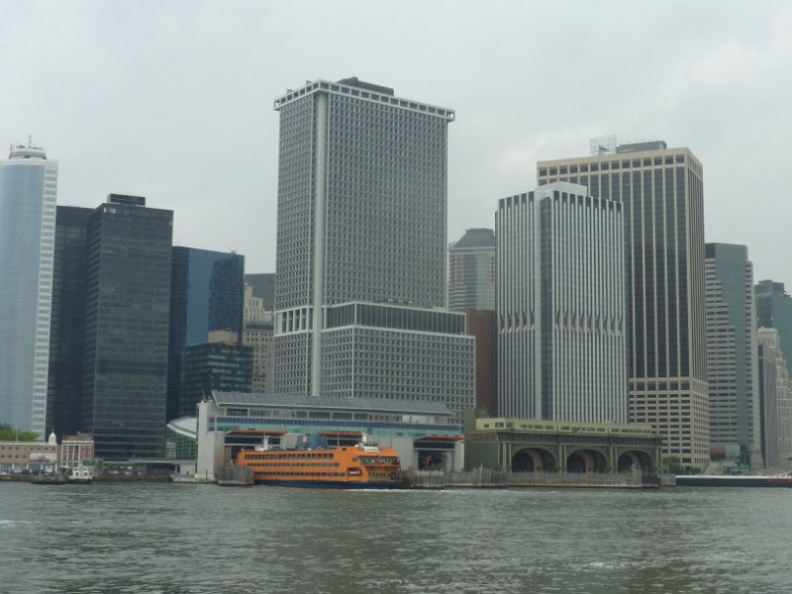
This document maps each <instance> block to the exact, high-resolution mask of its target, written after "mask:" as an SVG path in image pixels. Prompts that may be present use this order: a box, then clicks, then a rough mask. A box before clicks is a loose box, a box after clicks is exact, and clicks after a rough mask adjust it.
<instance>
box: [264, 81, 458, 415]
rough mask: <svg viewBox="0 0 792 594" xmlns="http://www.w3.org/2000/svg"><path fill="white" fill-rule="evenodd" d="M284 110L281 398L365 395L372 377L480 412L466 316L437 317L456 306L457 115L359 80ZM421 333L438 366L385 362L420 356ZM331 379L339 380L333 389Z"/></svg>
mask: <svg viewBox="0 0 792 594" xmlns="http://www.w3.org/2000/svg"><path fill="white" fill-rule="evenodd" d="M275 109H276V110H278V111H280V118H281V126H280V160H279V176H278V251H277V286H276V296H275V310H276V320H275V332H276V337H275V374H276V375H275V389H276V391H277V392H280V393H297V394H314V395H316V394H325V393H328V394H329V393H331V392H332V393H333V394H345V395H357V392H358V391H359V390H361V389H363V386H364V385H366V382H361V381H358V380H361V379H363V378H366V379H367V380H370V381H371V382H372V383H373V384H376V389H375V391H376V393H377V395H382V396H383V397H387V396H386V395H387V394H390V395H391V397H400V398H414V397H422V398H431V399H435V400H440V401H447V402H449V403H451V402H453V403H454V404H453V405H452V406H454V407H455V408H456V409H457V410H460V409H461V407H462V406H463V404H462V403H463V402H468V401H469V403H470V406H472V402H473V372H472V368H473V339H472V338H471V337H467V336H465V335H464V316H461V315H459V314H449V313H446V312H434V311H429V310H428V309H427V308H437V307H444V306H445V301H446V274H445V273H446V236H447V233H446V200H447V197H446V192H447V189H446V186H447V180H446V178H447V145H448V137H447V127H448V123H449V122H451V121H452V120H453V119H454V112H453V111H451V110H448V109H444V108H441V107H435V106H431V105H427V104H424V103H419V102H416V101H413V100H408V99H402V98H398V97H396V96H395V95H394V91H393V89H390V88H387V87H383V86H379V85H373V84H370V83H365V82H361V81H359V80H358V79H357V78H349V79H344V80H341V81H339V82H337V83H333V82H327V81H316V82H310V83H308V84H307V85H306V86H304V87H302V88H301V89H297V90H295V91H290V92H289V93H288V94H286V95H284V96H283V97H281V98H279V99H277V100H276V101H275ZM344 304H348V306H347V305H344ZM400 307H403V308H404V310H403V311H402V310H399V308H400ZM331 308H332V311H331ZM454 316H458V317H459V318H460V320H456V318H455V317H454ZM342 321H343V325H342ZM399 324H402V325H401V326H400V325H399ZM374 328H377V330H373V329H374ZM416 333H421V336H423V337H424V338H423V340H424V343H426V344H429V343H430V342H433V346H431V347H427V349H428V350H427V354H428V355H429V354H430V355H431V357H430V358H425V359H422V360H419V361H417V362H415V361H412V358H410V360H409V361H403V360H399V362H398V363H396V362H395V361H396V360H397V358H396V357H388V356H387V355H388V352H390V353H391V355H395V352H396V351H399V352H400V353H401V352H404V353H405V357H407V356H408V354H409V355H415V352H416V351H415V349H416V348H417V345H416V344H415V342H416V341H417V340H419V336H418V334H416ZM374 334H376V336H374ZM356 337H357V338H356ZM364 343H365V344H368V345H369V347H372V345H373V347H372V348H369V349H368V350H365V349H364V347H363V346H362V345H363V344H364ZM386 343H387V344H390V345H391V347H388V346H386ZM441 345H442V348H441ZM374 347H376V348H374ZM350 349H352V351H354V353H352V352H351V351H350ZM361 349H363V350H361ZM375 351H376V353H377V355H376V357H375V359H376V360H373V359H371V357H373V356H374V353H375ZM342 353H343V355H342ZM353 354H354V357H353V359H349V360H347V359H346V358H345V357H349V356H352V355H353ZM357 355H360V357H357ZM380 355H382V356H383V357H385V358H384V359H380ZM467 359H469V362H470V371H469V372H467V373H469V375H470V377H469V381H470V386H469V390H468V389H467V387H466V388H465V389H464V390H462V391H459V384H458V383H457V382H456V381H450V382H446V383H445V385H437V386H435V385H434V381H437V377H439V376H438V375H437V374H438V373H440V374H444V375H454V380H456V379H457V374H458V373H459V367H458V366H459V365H460V361H467ZM413 363H415V364H416V367H415V369H414V371H416V373H415V374H414V376H412V377H411V378H408V379H411V381H410V382H408V384H401V383H400V382H401V380H402V379H404V378H401V377H397V376H396V375H393V374H396V373H397V372H398V371H399V370H398V369H396V367H397V366H398V365H401V368H402V369H404V368H405V366H407V365H410V364H413ZM348 365H352V367H351V368H350V367H348ZM388 365H391V366H393V368H392V369H385V367H387V366H388ZM418 365H424V366H429V367H433V368H434V371H435V374H434V377H433V379H432V382H433V383H432V385H428V384H426V383H425V382H424V381H422V382H419V383H416V382H415V377H423V378H424V379H426V380H427V381H429V380H428V373H429V371H428V367H427V369H426V370H423V371H420V372H418V370H417V366H418ZM424 371H426V374H424ZM391 372H393V373H391ZM389 377H390V379H389V380H388V379H386V378H389ZM325 378H334V379H332V381H331V380H328V385H327V386H325V385H324V383H323V382H324V379H325ZM464 381H465V382H466V381H468V378H466V379H465V380H464ZM451 384H453V385H454V387H453V388H450V385H451ZM368 385H370V386H371V385H372V384H368ZM397 389H400V390H404V391H402V392H399V393H398V394H397ZM452 390H453V391H452ZM367 396H369V394H367Z"/></svg>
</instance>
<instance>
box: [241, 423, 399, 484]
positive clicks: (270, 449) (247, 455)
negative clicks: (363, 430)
mask: <svg viewBox="0 0 792 594" xmlns="http://www.w3.org/2000/svg"><path fill="white" fill-rule="evenodd" d="M236 465H237V466H239V467H247V468H250V469H251V470H252V471H253V480H254V481H255V482H256V483H258V484H265V485H282V486H288V487H315V488H337V489H392V488H395V487H399V486H401V461H400V460H399V454H398V452H397V451H396V450H394V449H393V448H388V447H380V446H379V445H377V444H376V443H373V442H371V441H370V440H369V439H368V437H367V436H366V435H365V434H362V435H361V437H360V441H359V442H357V443H355V444H354V445H340V444H339V445H338V446H336V447H330V446H329V444H328V439H327V436H325V435H301V436H300V438H299V439H298V441H297V446H296V448H295V449H288V450H283V449H280V448H279V447H277V446H270V445H269V443H268V440H267V438H265V439H264V443H263V444H262V445H260V446H256V447H255V448H253V449H244V450H241V451H240V452H239V453H238V454H237V457H236Z"/></svg>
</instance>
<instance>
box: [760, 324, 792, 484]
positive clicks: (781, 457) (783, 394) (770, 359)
mask: <svg viewBox="0 0 792 594" xmlns="http://www.w3.org/2000/svg"><path fill="white" fill-rule="evenodd" d="M757 342H758V344H759V374H758V375H759V403H760V406H761V429H762V456H763V458H764V463H765V467H766V468H774V469H782V468H783V469H787V468H789V467H790V462H792V381H790V377H789V373H788V372H787V360H786V359H787V358H786V357H785V356H784V352H783V350H782V349H781V339H780V336H779V332H778V330H776V329H775V328H759V330H758V331H757Z"/></svg>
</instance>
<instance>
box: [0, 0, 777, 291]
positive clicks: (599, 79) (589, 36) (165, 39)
mask: <svg viewBox="0 0 792 594" xmlns="http://www.w3.org/2000/svg"><path fill="white" fill-rule="evenodd" d="M12 6H13V3H12ZM18 6H19V7H20V8H19V9H16V10H15V9H11V10H9V11H7V12H5V13H4V19H3V23H0V33H1V34H2V35H3V38H4V39H7V40H8V45H7V48H8V49H7V50H6V52H5V53H4V56H7V57H8V58H9V59H8V61H7V62H3V63H4V65H6V66H7V68H3V69H0V84H2V86H3V88H4V89H5V90H6V92H5V93H4V94H3V97H0V109H2V110H3V112H4V113H13V114H14V118H13V120H10V119H9V120H7V122H11V121H13V127H11V124H10V123H0V137H2V138H6V139H7V140H8V141H15V140H22V139H26V138H27V136H28V134H33V135H34V139H37V140H38V141H39V142H41V143H43V144H44V145H45V146H46V147H47V148H48V149H49V151H50V152H51V153H52V154H55V155H57V157H58V159H59V160H60V161H61V163H63V164H64V172H65V173H64V174H63V176H62V177H61V180H60V182H59V185H60V190H61V191H60V194H59V203H60V204H61V205H74V206H86V207H93V206H94V205H95V202H96V201H97V200H99V199H101V197H102V196H104V195H105V194H106V193H107V192H108V191H109V190H110V189H116V188H117V189H119V190H121V191H127V192H129V193H139V194H143V195H147V196H151V197H152V199H156V200H157V203H158V204H161V205H162V206H163V208H169V209H171V210H174V211H175V212H177V213H179V215H178V218H177V220H176V225H175V229H176V235H175V238H174V241H175V243H177V244H180V245H202V246H203V247H205V248H206V249H210V250H216V251H229V250H230V249H235V250H236V251H237V252H239V253H242V254H245V255H246V257H247V259H248V269H249V270H250V271H261V272H264V271H271V270H274V261H275V256H274V254H275V240H274V228H275V203H276V189H277V188H276V182H275V178H276V158H275V155H276V151H277V147H276V146H275V144H276V143H274V142H273V140H274V139H275V138H276V137H277V117H275V116H274V115H273V114H272V113H271V112H270V110H268V109H262V105H264V106H266V105H267V104H269V103H270V102H271V101H272V100H273V99H274V98H275V97H277V96H278V95H280V94H281V93H282V91H283V89H284V88H287V87H295V88H296V87H298V86H300V85H301V84H302V80H301V78H300V76H305V77H309V78H312V79H318V78H324V79H329V80H336V79H338V78H341V77H343V76H348V75H349V74H356V75H357V76H359V77H360V78H362V79H370V80H387V81H389V83H390V84H392V85H393V86H396V87H397V88H399V89H400V92H401V93H403V94H404V95H406V96H419V97H423V98H424V99H425V100H426V101H427V102H430V103H436V104H440V105H453V106H454V107H455V109H456V110H457V112H458V121H457V122H456V124H455V126H454V128H453V130H452V131H451V135H452V142H451V151H450V154H449V236H450V237H460V236H461V235H462V233H463V232H464V230H465V229H467V228H471V227H479V226H491V225H492V222H493V220H494V212H495V209H496V203H497V199H498V198H499V197H501V196H504V195H510V194H513V193H515V192H520V191H523V190H524V189H525V188H526V187H534V186H535V185H536V184H535V181H536V180H535V179H534V167H533V163H534V162H535V161H537V160H541V159H548V158H560V157H564V156H574V155H577V154H580V153H581V152H582V150H583V149H584V148H585V143H586V140H587V139H588V138H590V137H596V136H602V135H604V134H609V133H618V134H619V135H620V137H621V138H622V140H623V141H632V140H640V139H645V138H657V137H662V138H665V139H666V140H668V142H669V143H670V144H672V145H687V146H692V147H695V150H696V153H697V155H698V156H699V158H700V159H701V160H702V162H704V163H706V165H707V179H708V190H709V192H710V194H709V195H710V196H711V197H713V198H712V199H713V200H714V197H715V196H717V202H713V207H715V206H717V208H712V209H708V211H707V219H706V221H705V223H706V236H707V240H708V241H719V242H729V243H739V244H745V245H748V246H749V247H750V248H751V253H752V254H753V258H754V261H755V263H756V278H757V279H764V278H778V279H791V278H792V268H791V267H790V266H789V265H788V264H787V262H786V261H785V260H784V259H783V257H782V256H781V255H780V254H779V253H778V250H776V249H775V247H774V243H773V242H772V241H771V240H770V239H769V238H772V237H779V236H782V235H783V229H782V227H781V225H782V224H783V223H782V222H781V221H782V220H783V218H784V217H783V216H780V217H774V218H773V219H768V218H766V217H762V214H761V213H762V212H766V211H773V212H776V211H777V210H781V211H783V209H784V206H783V203H782V202H781V196H782V195H783V192H782V191H781V190H780V186H779V184H780V181H779V180H778V176H777V175H775V173H774V172H776V171H779V170H783V167H784V163H785V159H784V155H785V151H784V150H783V148H780V147H779V146H778V141H777V140H775V139H776V138H780V137H782V136H783V134H784V132H785V131H786V128H785V126H789V125H790V122H792V118H789V117H788V114H789V110H790V106H789V104H788V102H786V101H784V100H783V99H784V93H783V89H786V88H788V87H789V84H788V82H789V78H790V76H792V75H790V73H789V70H790V69H788V68H785V66H786V64H787V63H788V58H789V57H790V55H791V54H792V47H790V44H789V42H788V39H789V34H788V33H789V31H790V27H791V26H792V10H790V7H789V5H785V4H781V3H770V4H768V5H767V6H766V10H764V11H756V10H752V9H751V7H750V6H747V5H746V6H729V7H728V8H724V7H723V6H722V5H721V4H717V3H713V2H702V3H697V4H696V5H695V6H693V7H690V6H688V5H683V4H680V3H675V2H671V3H664V4H663V6H653V7H652V8H651V9H650V10H649V12H648V14H647V13H646V12H645V11H644V9H642V8H641V7H638V6H632V5H624V4H620V3H605V5H604V6H597V7H588V6H582V7H581V6H578V7H575V8H571V7H564V6H556V5H553V6H542V5H534V4H530V3H525V6H523V5H522V4H516V3H514V4H509V3H504V4H500V5H499V6H498V7H494V8H493V7H485V6H483V5H482V6H481V7H478V6H475V5H468V6H466V7H465V9H464V10H458V9H457V7H456V6H455V5H452V4H449V3H442V2H441V3H437V4H436V5H433V6H432V7H431V8H430V9H428V10H426V9H425V7H423V8H422V14H423V15H424V17H425V18H424V19H423V20H422V22H421V23H420V24H414V23H412V22H410V23H409V24H408V23H407V22H406V19H408V13H409V12H410V11H409V10H407V11H405V14H403V15H399V16H398V17H395V18H393V19H392V20H391V19H387V20H386V19H383V18H382V16H383V15H382V13H381V12H380V11H379V10H377V9H376V8H372V7H368V6H366V5H362V4H357V3H343V4H342V5H341V8H340V9H339V8H337V7H336V8H334V9H330V7H325V6H323V5H321V4H315V5H311V6H307V7H306V6H302V7H299V8H294V7H291V6H275V5H272V6H270V5H267V6H263V7H260V6H256V5H254V4H245V3H238V4H235V8H234V10H230V11H229V10H222V9H221V7H219V6H212V5H205V6H202V7H200V8H196V7H191V10H190V11H183V10H181V7H183V6H184V5H183V4H180V3H178V2H176V3H174V4H173V5H168V6H164V5H154V4H148V3H145V2H143V3H138V4H136V6H134V7H126V6H115V5H112V4H107V5H98V6H97V5H93V4H89V3H80V2H77V3H73V4H72V5H71V6H70V7H69V9H68V10H66V9H65V8H60V7H51V6H43V5H41V6H37V5H35V4H25V5H23V4H19V5H18ZM23 6H24V7H25V8H24V9H23V8H22V7H23ZM344 7H346V8H344ZM682 10H684V13H685V15H686V19H685V23H684V24H683V25H680V24H679V23H678V21H676V20H673V22H674V23H675V26H673V27H671V26H669V20H668V19H670V18H672V15H674V14H679V12H680V11H682ZM449 13H453V14H454V19H453V21H452V22H448V20H447V17H448V14H449ZM614 13H615V17H617V18H614ZM349 14H355V16H356V18H358V19H359V21H360V23H361V24H362V26H361V27H360V31H359V33H360V35H362V38H360V39H357V40H355V41H354V42H351V43H350V42H344V41H343V40H339V39H338V37H337V36H335V35H333V34H332V30H333V27H331V26H328V24H333V23H338V24H340V23H342V22H344V20H345V17H346V16H348V15H349ZM177 17H178V18H177ZM572 17H574V18H572ZM621 19H625V20H624V21H622V20H621ZM627 20H629V22H630V23H631V27H629V28H627V29H625V28H624V27H621V26H618V24H619V23H620V22H626V21H627ZM537 22H542V23H543V25H544V24H547V23H563V24H564V30H565V31H566V32H567V33H568V35H567V36H566V37H567V43H566V44H565V46H564V47H563V48H559V51H558V52H557V55H554V56H553V57H552V58H550V57H544V56H543V58H542V60H524V59H522V56H531V55H534V54H537V53H538V52H539V50H540V48H542V47H545V45H546V44H547V43H548V41H549V39H548V37H547V35H548V34H549V31H550V30H552V27H544V26H543V27H541V28H539V29H536V30H534V28H535V23H537ZM144 23H155V24H159V25H161V29H162V31H161V32H156V33H155V34H154V37H153V38H152V39H151V40H150V42H149V43H147V44H146V47H139V48H138V49H137V50H136V51H135V52H129V51H128V48H129V47H130V44H125V43H122V42H123V40H127V39H129V40H131V39H134V35H135V32H136V31H139V30H140V27H141V26H143V24H144ZM176 23H178V27H177V26H176ZM298 23H299V26H301V27H303V26H305V27H307V29H308V30H309V31H311V33H312V34H311V35H308V36H307V37H306V41H305V44H301V45H300V47H299V48H296V49H295V51H293V52H292V53H290V55H289V58H288V59H287V60H280V59H277V58H276V56H278V55H280V54H279V53H278V52H277V51H276V50H277V48H278V47H280V46H281V45H282V44H284V43H286V42H287V40H285V39H284V32H285V31H288V30H290V28H291V27H292V26H297V25H298ZM636 23H640V24H636ZM375 25H376V26H375ZM526 26H527V27H528V29H529V30H531V31H532V33H533V34H532V35H528V36H522V35H519V34H514V35H511V34H510V32H516V31H521V30H524V29H525V28H526ZM56 27H57V31H58V34H57V35H55V36H50V35H45V34H44V33H45V32H46V31H48V30H49V29H50V28H56ZM411 27H412V28H413V29H411ZM477 27H478V29H477ZM405 29H406V30H414V31H415V36H414V39H415V41H416V47H415V48H414V49H411V50H409V52H408V51H407V50H405V52H404V53H403V54H401V53H400V54H399V56H398V59H396V57H395V56H393V57H390V56H388V55H387V53H388V52H385V50H380V49H379V46H380V45H382V46H383V47H384V46H387V45H389V44H388V43H384V44H382V43H380V42H381V41H382V40H386V41H388V40H390V41H392V42H395V41H396V40H397V39H398V38H399V37H401V35H402V34H403V33H402V32H403V30H405ZM471 29H473V30H478V31H480V36H481V38H482V40H485V41H486V40H495V39H497V43H494V44H490V45H492V46H493V47H491V49H490V52H489V53H481V52H472V51H471V50H468V49H465V48H462V47H460V46H463V45H464V44H463V43H461V38H462V36H464V35H467V34H468V32H469V31H470V30H471ZM545 29H546V30H547V31H548V33H545V32H544V31H545ZM252 30H256V31H257V33H256V34H255V35H254V34H252V33H251V31H252ZM592 31H595V32H596V33H592ZM231 32H233V35H232V34H231ZM724 32H725V34H724ZM246 33H247V34H246ZM331 35H332V37H331ZM522 37H525V39H521V38H522ZM647 38H657V39H662V40H663V43H658V44H651V46H650V45H647V44H645V43H644V40H645V39H647ZM526 44H527V45H526ZM364 46H365V47H367V48H369V49H367V50H366V51H365V52H361V51H360V48H361V47H364ZM99 47H101V48H102V51H97V49H98V48H99ZM634 47H642V52H643V54H644V57H643V60H642V61H641V62H637V61H635V60H634V58H632V57H631V54H634V52H632V51H631V50H632V48H634ZM372 48H373V49H372ZM319 50H321V51H319ZM383 52H385V53H383ZM73 55H80V56H81V66H80V68H78V69H76V70H75V69H74V68H72V66H73V64H72V60H71V59H70V56H73ZM423 55H431V56H433V57H434V59H432V60H420V59H417V58H418V57H420V56H423ZM539 55H541V54H539ZM163 56H167V58H165V59H163ZM410 58H416V59H412V60H411V59H410ZM407 63H409V64H411V68H410V69H405V67H404V65H405V64H407ZM440 63H442V64H443V68H444V69H443V71H442V72H443V74H442V75H441V74H439V72H440V71H439V70H438V69H437V66H436V65H435V64H440ZM197 64H201V67H198V66H197ZM258 64H264V65H266V66H267V68H268V75H267V76H266V77H257V78H256V77H251V76H250V75H249V72H251V71H254V70H255V67H256V66H257V65H258ZM569 64H572V67H571V68H570V67H568V66H567V65H569ZM733 65H736V67H732V66H733ZM517 66H519V67H520V71H521V72H522V75H521V76H520V77H519V79H518V78H517V77H514V76H511V74H510V73H512V72H515V71H517V70H516V69H517ZM53 71H55V72H59V73H61V72H63V73H65V72H69V73H70V75H69V78H68V80H66V79H64V76H65V75H64V74H58V75H57V76H52V72H53ZM626 71H629V72H630V74H631V77H632V80H633V84H630V85H625V84H621V77H620V75H621V74H622V73H623V72H626ZM295 73H299V75H296V74H295ZM523 81H525V82H523ZM527 81H540V82H541V81H545V82H548V83H553V84H554V85H555V86H556V89H555V90H556V93H555V96H556V97H563V100H562V101H557V100H556V97H550V96H549V95H548V96H543V95H541V94H539V95H537V94H533V95H531V110H530V112H528V111H525V101H524V97H525V95H526V92H527V91H528V90H529V89H530V87H529V86H528V82H527ZM504 84H508V85H509V86H510V87H511V92H510V93H508V94H507V95H504V96H499V97H498V98H497V100H495V99H494V98H493V94H492V92H491V90H492V89H494V88H498V86H499V85H504ZM581 84H586V88H587V89H588V90H589V91H590V93H591V94H594V95H597V94H599V95H601V96H607V97H608V100H607V101H597V102H592V101H589V100H588V98H587V97H584V96H582V95H581V94H580V93H577V91H576V89H577V88H578V87H579V86H580V85H581ZM614 86H616V87H618V88H620V89H621V91H620V93H619V94H616V95H614V94H612V93H610V94H608V93H607V92H606V91H607V90H609V89H610V88H612V87H614ZM85 88H90V89H91V93H90V95H88V94H86V93H85V91H83V89H85ZM219 89H222V91H220V90H219ZM54 96H57V97H58V101H52V100H51V98H52V97H54ZM185 97H189V101H185V100H184V99H185ZM230 102H233V104H234V109H229V108H228V105H229V103H230ZM531 113H538V114H541V117H534V116H532V115H531ZM748 145H750V147H751V148H750V150H751V151H752V155H753V156H754V157H755V159H754V165H753V166H752V168H751V170H750V172H748V170H739V169H737V170H735V168H734V167H732V163H733V159H734V157H733V154H734V153H735V152H738V151H743V150H746V148H747V146H748ZM154 146H156V147H157V149H156V150H153V149H152V147H154ZM99 147H101V150H98V148H99ZM238 147H245V148H244V150H240V149H239V148H238ZM162 154H167V155H168V159H162V158H161V155H162ZM130 162H131V163H134V164H135V165H134V167H127V166H126V164H128V163H130ZM203 163H211V164H212V166H211V167H203V166H202V164H203ZM744 195H751V196H752V204H753V208H752V209H750V210H747V211H746V210H745V209H742V208H740V207H739V202H738V201H739V200H740V198H741V197H742V196H744ZM240 213H245V216H240ZM760 229H761V231H760ZM262 231H263V233H262ZM204 238H205V239H204ZM765 238H768V239H765Z"/></svg>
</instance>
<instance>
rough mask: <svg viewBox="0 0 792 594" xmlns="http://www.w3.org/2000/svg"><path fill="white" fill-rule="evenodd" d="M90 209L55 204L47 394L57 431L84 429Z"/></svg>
mask: <svg viewBox="0 0 792 594" xmlns="http://www.w3.org/2000/svg"><path fill="white" fill-rule="evenodd" d="M92 213H93V209H92V208H79V207H76V206H59V207H58V208H57V219H56V228H55V268H54V276H53V282H52V324H51V326H50V328H51V330H50V365H49V390H48V397H47V427H48V428H50V429H52V430H53V431H55V433H56V434H57V435H75V434H77V432H78V431H79V430H80V397H81V392H82V356H83V330H84V327H85V297H86V295H85V289H86V286H85V283H86V246H87V244H86V237H87V235H86V234H87V230H88V221H89V220H90V217H91V214H92Z"/></svg>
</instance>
